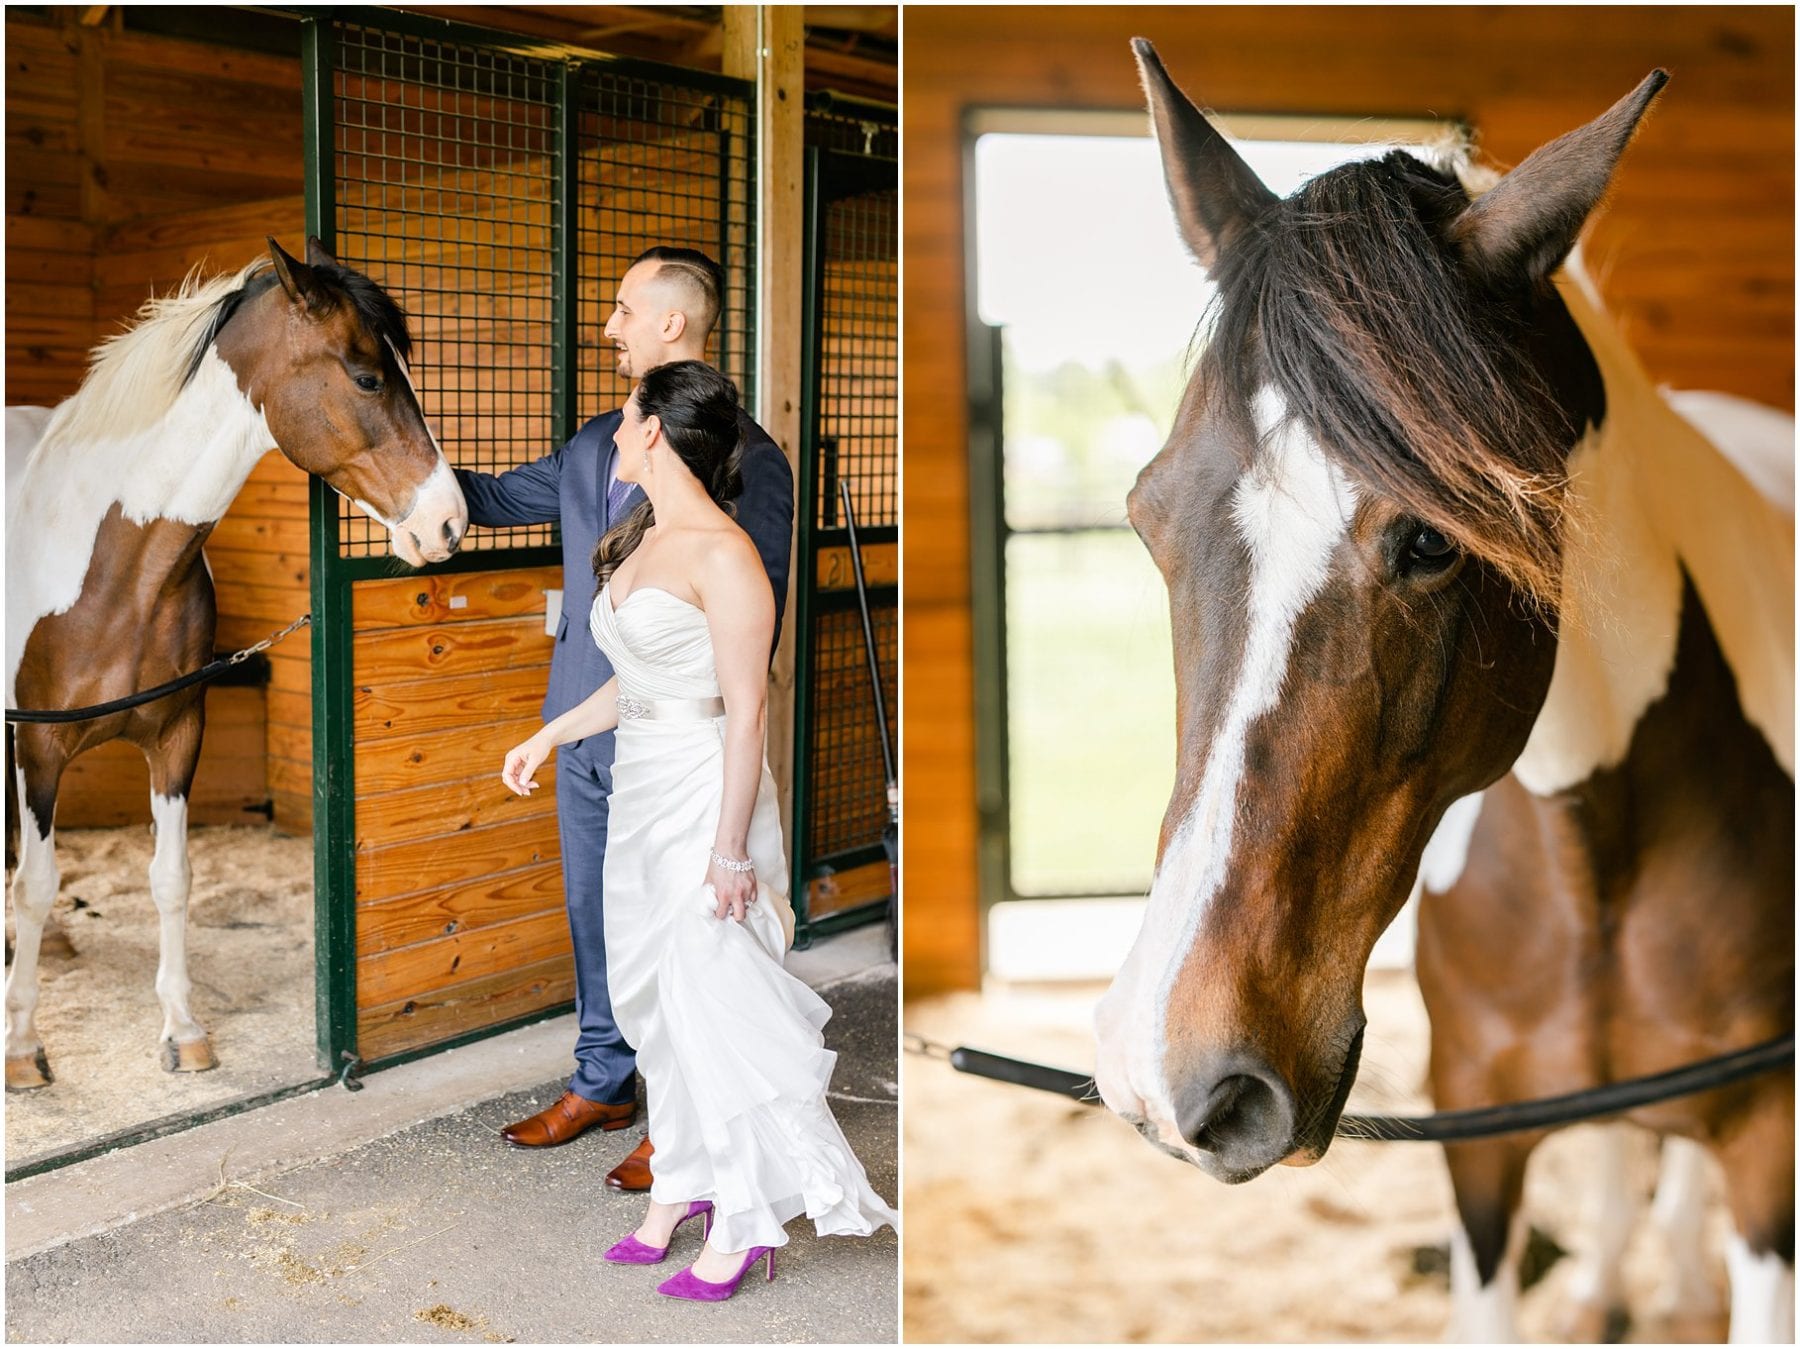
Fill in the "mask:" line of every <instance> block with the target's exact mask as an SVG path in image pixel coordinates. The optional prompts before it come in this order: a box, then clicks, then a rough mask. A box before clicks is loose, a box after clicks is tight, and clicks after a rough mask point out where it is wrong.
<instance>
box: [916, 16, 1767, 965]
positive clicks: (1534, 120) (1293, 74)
mask: <svg viewBox="0 0 1800 1349" xmlns="http://www.w3.org/2000/svg"><path fill="white" fill-rule="evenodd" d="M1646 13H1647V12H1642V11H1632V10H1606V9H1591V8H1567V9H1552V8H1542V7H1529V8H1526V7H1500V6H1496V7H1487V8H1436V9H1423V10H1421V9H1406V8H1392V7H1390V8H1368V7H1350V6H1345V7H1341V8H1338V7H1326V6H1307V7H1298V8H1258V7H1250V6H1218V7H1212V6H1209V7H1206V8H1205V9H1162V8H1154V7H1130V6H1117V7H1100V6H1081V7H1070V8H1049V9H1043V10H1038V11H1034V12H1033V13H1032V16H1031V22H1030V23H1028V24H1024V23H1020V22H1019V19H1020V15H1021V12H1020V11H1018V10H1008V9H1003V8H976V7H962V6H954V7H942V8H936V7H926V8H916V9H913V10H911V11H910V12H909V13H908V15H907V19H906V76H905V94H904V107H905V117H906V155H905V164H904V167H903V180H904V185H903V192H904V197H905V201H906V213H905V237H904V248H905V256H906V303H905V321H904V333H903V351H904V357H903V359H904V364H905V369H906V384H905V390H906V392H905V406H904V418H905V425H906V447H907V448H906V454H907V468H906V475H905V487H904V492H905V499H904V519H905V531H906V533H905V553H906V556H905V570H906V623H905V633H904V646H903V651H904V665H905V673H906V717H905V723H904V725H905V730H904V733H903V739H904V749H903V763H904V775H903V780H904V782H905V791H906V827H905V830H904V838H905V876H906V920H905V931H906V953H905V970H906V987H907V990H908V992H909V993H922V992H928V991H933V990H939V989H946V988H973V987H975V986H977V984H978V982H979V979H980V974H981V971H980V958H979V916H978V896H977V871H976V846H977V826H976V797H975V753H974V724H973V705H974V675H973V655H972V645H971V644H972V632H971V626H970V610H969V604H970V572H969V524H968V521H969V491H968V482H969V471H968V461H967V444H968V427H967V414H966V407H965V387H966V386H965V343H964V323H965V319H964V295H965V280H964V276H963V263H964V227H965V221H964V219H963V182H962V164H963V159H962V156H963V144H962V118H963V115H964V112H965V110H967V109H969V108H973V107H1007V106H1012V107H1057V108H1096V109H1128V110H1132V111H1141V110H1142V108H1143V98H1142V93H1141V91H1140V89H1139V87H1138V83H1137V74H1136V70H1135V67H1134V65H1133V63H1132V60H1131V56H1130V52H1129V50H1128V47H1127V42H1128V40H1129V39H1130V38H1131V37H1133V36H1135V35H1143V36H1147V37H1149V38H1151V39H1152V40H1154V41H1155V42H1156V43H1157V44H1158V49H1159V51H1160V52H1161V54H1162V56H1163V59H1164V60H1165V62H1166V63H1167V65H1168V67H1169V69H1170V71H1171V72H1172V73H1173V74H1174V76H1175V78H1176V79H1177V80H1178V81H1179V82H1180V83H1181V84H1182V85H1183V86H1184V87H1185V88H1186V89H1188V90H1190V91H1191V92H1192V93H1193V94H1194V95H1195V96H1196V97H1198V98H1199V99H1201V100H1202V101H1203V102H1204V103H1205V104H1206V105H1207V106H1209V107H1213V108H1217V109H1220V110H1222V111H1226V112H1244V113H1312V114H1317V115H1320V116H1333V117H1337V116H1351V117H1356V116H1419V115H1424V116H1442V117H1460V118H1463V119H1465V120H1467V121H1468V122H1469V123H1470V124H1471V125H1472V126H1474V127H1475V128H1476V130H1477V132H1478V134H1479V136H1480V138H1481V141H1480V143H1481V144H1482V146H1483V148H1484V152H1485V154H1486V155H1487V156H1488V157H1489V158H1490V159H1491V160H1493V161H1494V162H1496V163H1499V164H1501V165H1512V164H1516V163H1518V162H1519V160H1521V159H1522V158H1524V157H1525V155H1527V154H1528V153H1529V152H1530V151H1531V150H1533V149H1534V148H1536V147H1537V146H1538V145H1540V144H1542V143H1543V142H1545V141H1547V140H1549V139H1551V138H1552V137H1554V136H1557V135H1560V134H1562V133H1563V132H1565V131H1568V130H1570V129H1571V128H1573V127H1575V126H1577V125H1579V124H1581V123H1582V122H1584V121H1587V120H1588V119H1590V118H1592V117H1594V116H1596V115H1597V114H1598V113H1600V112H1601V111H1603V110H1604V109H1605V108H1606V107H1607V106H1608V105H1610V104H1611V103H1612V102H1613V101H1614V100H1615V99H1617V98H1619V97H1621V96H1622V95H1624V94H1625V93H1626V92H1627V91H1628V90H1630V89H1631V88H1632V87H1633V86H1634V85H1635V84H1636V83H1637V82H1638V81H1639V80H1640V79H1642V78H1643V76H1644V75H1645V74H1646V73H1647V72H1648V71H1650V70H1651V69H1652V68H1653V67H1655V66H1659V65H1660V66H1664V67H1666V68H1668V69H1669V70H1670V71H1671V72H1672V74H1673V77H1674V78H1673V79H1672V81H1671V83H1670V85H1669V87H1668V88H1667V89H1666V90H1665V91H1664V93H1663V95H1662V98H1661V99H1660V100H1659V104H1658V106H1657V108H1656V109H1655V111H1654V113H1653V114H1652V115H1651V117H1650V118H1649V120H1648V122H1647V123H1646V125H1645V126H1644V128H1643V129H1642V131H1641V132H1640V134H1639V135H1638V137H1637V139H1636V141H1635V142H1634V144H1633V145H1632V147H1631V149H1630V150H1629V152H1628V153H1627V154H1626V157H1625V160H1624V164H1623V168H1622V170H1621V172H1620V174H1619V176H1618V180H1617V184H1616V188H1615V191H1614V193H1613V195H1612V199H1611V202H1610V205H1609V207H1608V208H1607V210H1606V211H1605V212H1604V213H1603V214H1602V215H1601V217H1600V218H1599V220H1598V222H1597V224H1596V226H1595V228H1594V229H1593V230H1592V231H1591V234H1590V237H1589V240H1588V244H1587V255H1588V258H1589V262H1590V265H1591V268H1592V270H1593V271H1594V273H1595V274H1596V275H1597V276H1598V277H1599V278H1600V280H1601V285H1602V289H1603V292H1604V294H1605V295H1606V297H1607V299H1608V301H1609V303H1610V304H1611V305H1612V306H1613V307H1614V309H1615V311H1616V312H1617V313H1618V315H1619V317H1620V318H1621V320H1622V321H1623V323H1624V325H1625V329H1626V332H1627V333H1628V334H1629V335H1630V337H1631V340H1632V341H1633V342H1634V343H1635V344H1636V346H1637V349H1638V351H1639V353H1640V355H1641V356H1642V357H1643V359H1644V362H1645V364H1646V365H1647V367H1648V368H1649V370H1650V372H1651V374H1652V375H1653V376H1654V377H1655V378H1656V379H1657V380H1659V381H1662V382H1667V383H1669V384H1672V385H1675V386H1678V387H1693V388H1716V389H1723V390H1728V391H1730V392H1733V393H1737V394H1742V395H1745V396H1747V397H1750V398H1755V399H1759V400H1761V401H1763V402H1766V403H1770V404H1773V405H1775V406H1778V407H1782V408H1792V406H1793V377H1794V371H1793V322H1794V311H1793V287H1794V270H1793V269H1794V236H1793V199H1794V178H1793V165H1794V138H1793V102H1794V85H1793V51H1794V28H1793V24H1794V15H1793V11H1792V10H1791V9H1790V8H1785V7H1783V8H1767V9H1760V8H1757V9H1753V8H1745V7H1716V8H1714V7H1699V6H1691V7H1676V8H1659V9H1657V10H1655V11H1654V14H1653V16H1652V17H1650V18H1649V19H1646V17H1645V16H1646ZM1070 190H1071V191H1079V190H1080V185H1079V184H1078V183H1077V184H1071V185H1070ZM1084 302H1085V303H1104V297H1086V299H1085V300H1084Z"/></svg>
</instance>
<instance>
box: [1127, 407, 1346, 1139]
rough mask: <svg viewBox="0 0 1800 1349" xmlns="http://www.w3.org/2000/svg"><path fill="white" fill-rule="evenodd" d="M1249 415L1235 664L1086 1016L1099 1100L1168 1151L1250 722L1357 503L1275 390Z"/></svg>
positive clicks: (1236, 507) (1279, 682) (1234, 518)
mask: <svg viewBox="0 0 1800 1349" xmlns="http://www.w3.org/2000/svg"><path fill="white" fill-rule="evenodd" d="M1256 418H1257V429H1258V432H1259V434H1260V441H1261V449H1260V450H1259V452H1258V454H1257V456H1256V459H1255V462H1254V463H1253V465H1252V466H1251V467H1250V468H1249V469H1248V470H1247V471H1246V472H1245V473H1244V475H1243V477H1241V478H1240V479H1239V480H1238V483H1237V486H1236V487H1235V488H1234V489H1233V491H1232V494H1231V526H1232V527H1234V528H1235V529H1236V531H1237V533H1238V536H1239V538H1240V539H1242V541H1243V544H1244V548H1245V551H1246V552H1247V554H1248V555H1249V577H1248V583H1247V584H1246V586H1245V587H1244V594H1245V595H1246V597H1247V603H1248V612H1247V616H1246V623H1245V643H1244V652H1243V658H1242V664H1241V665H1240V666H1239V669H1238V675H1237V679H1236V682H1235V684H1234V685H1233V687H1232V688H1231V690H1230V693H1229V695H1228V696H1227V698H1226V700H1225V706H1224V712H1223V715H1222V716H1221V717H1220V718H1219V722H1218V727H1217V730H1216V732H1215V735H1214V739H1213V742H1212V745H1211V746H1210V747H1209V749H1208V751H1207V756H1206V767H1205V770H1204V772H1203V773H1202V775H1201V780H1200V788H1199V790H1198V791H1197V792H1196V793H1195V795H1194V800H1193V804H1192V805H1191V806H1190V807H1189V809H1188V813H1187V815H1186V816H1185V817H1184V818H1183V820H1182V822H1181V824H1180V825H1179V826H1178V827H1177V828H1176V830H1175V832H1174V835H1173V837H1172V838H1171V839H1170V842H1169V846H1168V847H1167V848H1166V849H1165V850H1164V852H1163V856H1162V860H1161V862H1160V864H1159V865H1158V867H1157V871H1156V878H1155V880H1154V882H1153V883H1152V885H1151V888H1150V903H1149V906H1148V907H1147V908H1146V910H1145V913H1144V925H1143V928H1142V929H1141V930H1140V931H1139V933H1138V938H1137V941H1136V943H1134V945H1133V946H1132V950H1131V954H1130V955H1129V956H1128V957H1127V958H1126V962H1125V965H1124V968H1122V969H1121V970H1120V972H1119V974H1118V976H1117V977H1116V978H1115V979H1114V980H1113V984H1112V987H1111V988H1109V989H1108V990H1107V994H1106V997H1105V999H1103V1000H1102V1004H1101V1007H1100V1009H1099V1010H1098V1012H1097V1014H1096V1029H1097V1030H1098V1032H1099V1035H1100V1046H1099V1048H1100V1054H1099V1059H1100V1070H1099V1072H1098V1073H1097V1074H1096V1081H1097V1083H1098V1084H1099V1085H1100V1086H1101V1091H1102V1095H1103V1097H1105V1098H1106V1100H1107V1103H1108V1104H1109V1105H1113V1102H1114V1098H1115V1097H1116V1098H1118V1099H1119V1100H1120V1101H1125V1102H1128V1101H1130V1100H1131V1099H1133V1098H1135V1100H1136V1101H1137V1102H1138V1103H1140V1105H1141V1107H1142V1108H1141V1109H1139V1110H1135V1111H1125V1110H1121V1113H1133V1114H1139V1115H1142V1116H1145V1117H1147V1118H1148V1119H1150V1120H1151V1121H1152V1122H1153V1123H1154V1124H1156V1125H1157V1126H1158V1128H1159V1131H1160V1133H1161V1136H1162V1141H1164V1142H1165V1143H1168V1144H1170V1145H1172V1146H1177V1147H1180V1146H1183V1145H1182V1142H1181V1137H1180V1132H1179V1130H1178V1129H1177V1128H1176V1125H1175V1109H1174V1104H1173V1097H1172V1093H1171V1090H1170V1087H1169V1084H1168V1082H1167V1081H1166V1080H1165V1078H1164V1072H1163V1059H1164V1052H1165V1049H1166V1046H1167V1044H1168V1026H1167V1011H1168V1005H1169V1000H1170V997H1171V995H1172V993H1173V990H1174V986H1175V981H1176V979H1177V978H1178V977H1179V975H1180V972H1181V968H1182V966H1183V965H1184V964H1185V963H1186V961H1187V959H1188V956H1189V954H1190V953H1191V951H1192V949H1193V946H1194V943H1195V942H1196V940H1197V939H1198V937H1199V933H1200V929H1201V926H1202V924H1203V922H1204V920H1205V917H1206V912H1207V909H1208V907H1209V906H1210V905H1211V904H1212V902H1213V900H1214V899H1215V897H1216V896H1217V895H1218V893H1219V890H1220V889H1221V887H1222V886H1223V885H1224V883H1225V878H1226V875H1227V872H1228V869H1229V867H1230V864H1231V850H1232V829H1233V823H1234V821H1235V820H1236V817H1237V797H1238V787H1239V783H1240V781H1241V779H1242V777H1243V772H1244V754H1245V746H1246V744H1247V739H1248V734H1249V730H1250V727H1251V725H1252V723H1254V722H1255V721H1256V720H1257V718H1259V717H1261V716H1263V715H1265V714H1266V713H1268V712H1270V711H1272V710H1273V709H1274V708H1275V706H1276V704H1277V703H1278V702H1279V700H1280V697H1281V691H1282V686H1283V684H1284V682H1285V681H1286V678H1287V670H1288V655H1289V646H1290V643H1291V641H1292V638H1293V632H1294V624H1295V622H1296V621H1297V620H1298V619H1299V617H1300V615H1301V613H1303V612H1304V611H1305V609H1306V607H1307V605H1308V604H1310V603H1311V602H1312V600H1313V599H1314V597H1316V596H1317V595H1318V593H1319V592H1320V590H1321V589H1323V588H1324V585H1325V582H1326V579H1327V577H1328V576H1329V574H1330V569H1331V562H1332V558H1333V556H1334V555H1335V554H1336V552H1337V549H1338V545H1339V544H1340V543H1341V542H1342V541H1343V539H1344V538H1345V536H1346V534H1347V533H1348V529H1349V522H1350V517H1351V514H1352V513H1353V512H1354V510H1355V508H1356V492H1355V489H1354V488H1353V487H1352V485H1351V484H1350V483H1349V481H1348V480H1347V479H1345V477H1344V476H1343V474H1342V473H1340V472H1339V471H1338V470H1337V468H1336V467H1335V466H1333V465H1332V464H1331V462H1330V461H1329V460H1327V459H1326V457H1325V455H1324V453H1323V452H1322V451H1321V450H1320V449H1319V447H1318V446H1317V445H1316V444H1314V443H1313V442H1312V440H1311V439H1310V438H1309V437H1308V436H1307V435H1306V434H1305V432H1304V431H1303V429H1302V428H1301V427H1300V426H1299V425H1298V424H1297V423H1295V422H1294V421H1292V420H1291V419H1290V418H1289V417H1288V416H1287V410H1286V408H1285V407H1283V405H1282V403H1281V401H1280V399H1279V398H1278V397H1277V396H1276V394H1275V393H1274V391H1273V390H1270V389H1264V390H1263V391H1262V392H1261V393H1260V394H1259V395H1258V397H1257V402H1256ZM1216 527H1217V528H1224V527H1226V526H1225V524H1224V522H1223V521H1220V522H1219V523H1218V525H1217V526H1216ZM1221 1029H1222V1030H1224V1031H1227V1032H1228V1031H1229V1028H1221ZM1121 1079H1122V1080H1121ZM1126 1084H1129V1089H1127V1087H1126ZM1109 1092H1110V1094H1109ZM1114 1108H1115V1109H1117V1108H1118V1107H1117V1106H1115V1107H1114Z"/></svg>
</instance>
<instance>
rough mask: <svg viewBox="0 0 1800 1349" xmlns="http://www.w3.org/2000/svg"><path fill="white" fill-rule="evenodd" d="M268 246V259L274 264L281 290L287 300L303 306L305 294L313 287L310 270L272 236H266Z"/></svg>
mask: <svg viewBox="0 0 1800 1349" xmlns="http://www.w3.org/2000/svg"><path fill="white" fill-rule="evenodd" d="M268 244H269V257H270V258H271V259H272V260H273V261H274V263H275V275H276V276H277V277H278V278H279V279H280V281H281V288H282V289H283V290H285V291H286V292H287V295H288V299H290V300H292V301H293V302H294V303H295V304H297V305H302V306H304V305H305V303H306V294H307V292H308V291H309V290H311V289H312V285H313V274H312V268H311V267H308V266H307V265H306V264H305V263H304V262H301V261H300V259H298V258H296V257H294V256H293V255H292V254H290V253H289V252H288V251H287V249H285V248H283V247H282V246H281V245H280V244H278V243H276V242H275V236H274V235H272V234H271V235H269V236H268Z"/></svg>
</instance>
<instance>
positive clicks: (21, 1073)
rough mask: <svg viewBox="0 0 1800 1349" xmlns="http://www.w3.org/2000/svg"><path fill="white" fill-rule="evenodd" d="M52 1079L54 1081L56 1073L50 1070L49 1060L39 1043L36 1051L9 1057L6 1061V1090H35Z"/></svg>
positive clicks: (47, 1084)
mask: <svg viewBox="0 0 1800 1349" xmlns="http://www.w3.org/2000/svg"><path fill="white" fill-rule="evenodd" d="M54 1081H56V1075H55V1074H54V1073H52V1072H51V1071H50V1060H49V1058H48V1057H47V1056H46V1055H45V1053H44V1050H43V1046H41V1045H40V1046H39V1047H38V1049H37V1052H36V1053H33V1054H20V1055H19V1056H18V1057H17V1058H9V1059H7V1061H6V1089H7V1090H8V1091H36V1090H37V1089H38V1088H39V1087H47V1086H49V1085H50V1084H51V1083H52V1082H54Z"/></svg>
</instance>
